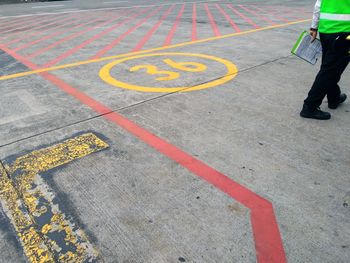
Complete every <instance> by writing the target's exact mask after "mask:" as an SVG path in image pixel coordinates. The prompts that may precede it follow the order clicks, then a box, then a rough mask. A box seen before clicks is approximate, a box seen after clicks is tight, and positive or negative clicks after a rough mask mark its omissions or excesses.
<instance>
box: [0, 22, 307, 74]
mask: <svg viewBox="0 0 350 263" xmlns="http://www.w3.org/2000/svg"><path fill="white" fill-rule="evenodd" d="M309 21H311V19H305V20H298V21H294V22H289V23H284V24H279V25H274V26H267V27H262V28H258V29H252V30H247V31H243V32H238V33H232V34H227V35H222V36H219V37H211V38H205V39H201V40H196V41H189V42H183V43H179V44H175V45H170V46H165V47H158V48H152V49H147V50H142V51H137V52H129V53H125V54H119V55H115V56H109V57H103V58H99V59H91V60H84V61H78V62H75V63H70V64H64V65H60V66H55V67H49V68H43V69H37V70H31V71H25V72H20V73H16V74H11V75H6V76H1V77H0V81H1V80H8V79H14V78H19V77H25V76H29V75H33V74H39V73H43V72H49V71H54V70H59V69H65V68H72V67H77V66H82V65H87V64H91V63H97V62H102V61H106V60H113V59H117V58H123V57H128V56H133V55H139V54H145V53H150V52H156V51H162V50H167V49H172V48H178V47H184V46H188V45H194V44H199V43H205V42H210V41H214V40H220V39H225V38H229V37H235V36H241V35H246V34H251V33H255V32H259V31H264V30H269V29H275V28H281V27H286V26H290V25H295V24H300V23H304V22H309Z"/></svg>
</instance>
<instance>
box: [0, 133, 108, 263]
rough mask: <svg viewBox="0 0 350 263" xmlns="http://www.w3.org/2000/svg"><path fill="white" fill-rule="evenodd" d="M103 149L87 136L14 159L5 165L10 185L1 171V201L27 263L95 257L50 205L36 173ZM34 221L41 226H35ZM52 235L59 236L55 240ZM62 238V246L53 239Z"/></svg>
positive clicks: (103, 145)
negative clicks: (9, 176)
mask: <svg viewBox="0 0 350 263" xmlns="http://www.w3.org/2000/svg"><path fill="white" fill-rule="evenodd" d="M107 147H108V144H107V143H105V142H104V141H102V140H101V139H99V138H98V137H97V136H96V135H94V134H92V133H88V134H84V135H80V136H78V137H75V138H73V139H69V140H66V141H64V142H62V143H60V144H57V145H54V146H52V147H48V148H45V149H41V150H37V151H33V152H31V153H29V154H26V155H24V156H22V157H19V158H17V159H16V160H15V161H14V163H13V164H12V165H11V166H8V165H6V166H5V168H6V170H7V171H8V172H9V174H10V175H11V177H12V178H13V182H12V181H11V180H10V179H9V178H8V177H7V175H6V170H5V169H4V168H3V167H2V168H1V169H2V170H1V181H0V191H1V192H0V195H1V196H0V197H1V201H2V202H3V204H4V206H5V207H6V208H7V211H8V214H9V215H10V217H11V221H12V223H13V224H14V226H15V229H16V232H17V235H18V237H19V239H20V240H21V242H22V244H23V247H24V251H25V253H26V255H27V257H28V259H29V261H30V262H57V261H59V262H74V263H75V262H78V263H79V262H87V261H90V260H93V259H96V258H97V257H98V255H97V252H96V251H95V250H94V248H93V247H92V245H91V244H90V242H89V241H88V239H87V237H86V235H85V234H84V232H83V231H82V230H80V229H79V228H78V227H77V226H76V225H75V224H74V222H72V221H71V220H70V219H69V218H67V217H66V215H64V214H63V213H62V212H61V211H60V209H59V204H55V203H54V197H55V196H54V194H53V193H52V191H51V189H50V188H49V187H48V186H47V185H46V184H45V183H44V181H43V180H42V178H41V177H40V176H39V175H38V174H39V173H42V172H45V171H48V170H50V169H53V168H55V167H58V166H61V165H64V164H67V163H69V162H71V161H73V160H76V159H79V158H82V157H84V156H86V155H89V154H91V153H94V152H97V151H100V150H103V149H105V148H107ZM17 193H20V194H21V198H19V196H18V194H17ZM20 204H23V205H22V206H23V208H22V207H21V206H20ZM22 211H26V213H27V214H23V212H22ZM26 215H27V216H26ZM38 219H40V221H38ZM38 222H41V223H42V222H45V223H44V225H39V223H38ZM55 234H59V235H56V240H55ZM62 235H63V236H64V239H63V240H59V241H60V242H61V243H63V244H61V243H57V241H58V240H57V237H58V236H59V237H61V236H62ZM61 239H62V238H61ZM62 245H64V246H65V249H63V247H62ZM67 247H68V249H67Z"/></svg>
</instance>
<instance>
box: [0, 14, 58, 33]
mask: <svg viewBox="0 0 350 263" xmlns="http://www.w3.org/2000/svg"><path fill="white" fill-rule="evenodd" d="M59 19H61V18H54V19H52V18H51V17H49V18H48V19H47V20H40V23H47V22H48V23H51V22H53V21H55V22H58V21H59ZM37 25H38V21H32V22H31V23H29V24H28V23H26V24H25V25H24V26H21V27H16V28H12V29H10V30H6V31H2V32H0V34H4V33H11V32H12V31H17V30H21V31H20V32H14V33H12V34H7V35H6V36H4V37H3V38H7V37H12V36H14V35H17V34H22V33H24V32H27V31H29V30H36V29H40V28H43V27H46V24H45V25H41V24H39V25H41V26H39V27H36V26H37ZM22 29H24V30H22Z"/></svg>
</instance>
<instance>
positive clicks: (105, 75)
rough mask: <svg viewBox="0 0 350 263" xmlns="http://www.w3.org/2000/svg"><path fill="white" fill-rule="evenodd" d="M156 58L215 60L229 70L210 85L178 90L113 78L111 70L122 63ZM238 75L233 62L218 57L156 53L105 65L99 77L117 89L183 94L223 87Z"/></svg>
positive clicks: (205, 84)
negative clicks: (180, 57)
mask: <svg viewBox="0 0 350 263" xmlns="http://www.w3.org/2000/svg"><path fill="white" fill-rule="evenodd" d="M156 56H185V57H199V58H204V59H208V60H213V61H216V62H219V63H221V64H224V65H225V66H226V68H227V72H226V74H225V76H223V77H221V78H220V79H216V80H213V81H211V82H208V83H204V84H200V85H196V86H192V87H176V88H167V87H147V86H139V85H135V84H130V83H126V82H123V81H120V80H117V79H115V78H114V77H112V76H111V69H112V68H113V67H115V66H117V65H118V64H120V63H123V62H125V61H128V60H134V59H138V58H145V57H156ZM237 73H238V69H237V67H236V65H235V64H233V63H232V62H230V61H228V60H225V59H222V58H218V57H213V56H209V55H203V54H191V53H170V52H168V53H156V54H144V55H138V56H133V57H127V58H122V59H119V60H116V61H113V62H111V63H109V64H107V65H105V66H104V67H103V68H102V69H101V70H100V73H99V76H100V78H101V79H102V80H104V81H105V82H106V83H108V84H110V85H112V86H115V87H120V88H123V89H129V90H137V91H143V92H177V91H182V92H189V91H195V90H201V89H208V88H212V87H215V86H219V85H222V84H224V83H226V82H228V81H230V80H232V79H233V78H234V77H236V75H237Z"/></svg>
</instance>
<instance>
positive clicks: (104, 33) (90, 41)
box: [43, 8, 150, 67]
mask: <svg viewBox="0 0 350 263" xmlns="http://www.w3.org/2000/svg"><path fill="white" fill-rule="evenodd" d="M136 9H138V8H136ZM149 9H150V8H147V9H144V10H142V11H141V12H139V13H136V14H134V15H132V16H130V17H128V18H127V19H125V20H123V21H121V22H119V23H117V24H115V25H113V26H111V27H109V28H108V29H106V30H104V31H102V32H101V33H99V34H97V35H95V36H93V37H92V38H90V39H88V40H86V41H84V42H83V43H81V44H80V45H78V46H75V47H74V48H72V49H70V50H68V51H66V52H64V53H63V54H61V55H59V56H58V57H57V58H55V59H53V60H51V61H50V62H48V63H47V64H45V65H44V66H43V67H51V66H53V65H55V64H57V63H58V62H60V61H61V60H63V59H65V58H67V57H69V56H71V55H73V54H74V53H75V52H77V51H79V50H80V49H82V48H84V47H85V46H87V45H89V44H91V43H92V42H94V41H95V40H97V39H99V38H101V37H103V36H104V35H106V34H108V33H110V32H112V31H113V30H115V29H116V28H118V27H120V26H122V25H123V24H125V23H127V22H129V21H131V20H133V19H134V18H136V17H138V16H140V15H142V14H143V13H145V12H146V11H147V10H149ZM130 12H131V11H128V12H126V13H125V14H124V15H125V16H126V15H129V13H130Z"/></svg>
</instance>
